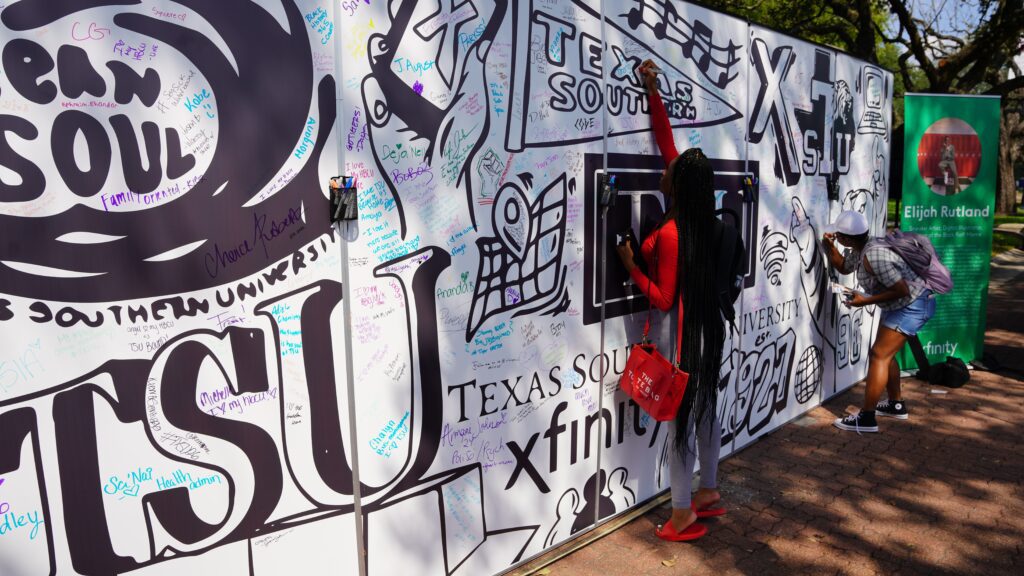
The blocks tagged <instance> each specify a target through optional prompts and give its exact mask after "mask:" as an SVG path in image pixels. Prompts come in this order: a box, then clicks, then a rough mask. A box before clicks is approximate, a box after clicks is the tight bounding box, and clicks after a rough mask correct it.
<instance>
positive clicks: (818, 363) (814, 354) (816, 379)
mask: <svg viewBox="0 0 1024 576" xmlns="http://www.w3.org/2000/svg"><path fill="white" fill-rule="evenodd" d="M823 362H824V359H823V358H822V355H821V348H819V347H818V346H816V345H814V344H811V345H810V346H808V347H807V348H805V349H804V351H803V352H802V353H801V354H800V359H799V360H798V361H797V368H796V383H794V384H793V395H794V397H795V398H796V401H797V402H798V403H799V404H806V403H808V402H810V401H811V400H814V399H816V398H817V397H818V390H819V389H820V388H821V383H822V381H823V378H824V375H825V366H824V365H823ZM807 370H810V371H811V374H809V375H808V374H807ZM808 383H809V384H811V385H810V386H806V385H805V384H808Z"/></svg>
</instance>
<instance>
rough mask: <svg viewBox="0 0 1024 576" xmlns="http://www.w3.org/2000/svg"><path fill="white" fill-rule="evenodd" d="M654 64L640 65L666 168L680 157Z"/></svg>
mask: <svg viewBox="0 0 1024 576" xmlns="http://www.w3.org/2000/svg"><path fill="white" fill-rule="evenodd" d="M653 67H654V62H653V61H651V60H647V61H645V62H644V63H643V64H641V65H640V76H641V78H643V80H644V85H645V86H646V87H647V101H648V103H649V106H650V108H649V109H650V113H651V125H652V126H653V128H654V138H655V139H656V140H657V141H658V149H659V150H660V151H661V157H662V158H664V159H665V166H668V164H669V162H671V161H672V160H674V159H675V157H676V156H679V151H678V150H676V144H675V140H674V139H673V137H672V124H670V123H669V121H668V111H666V110H665V103H664V102H662V101H661V94H659V93H658V76H657V74H655V73H654V72H653V71H652V70H651V69H652V68H653Z"/></svg>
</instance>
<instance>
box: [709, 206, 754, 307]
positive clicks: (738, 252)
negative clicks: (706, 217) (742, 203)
mask: <svg viewBox="0 0 1024 576" xmlns="http://www.w3.org/2000/svg"><path fill="white" fill-rule="evenodd" d="M719 213H725V214H728V215H731V216H733V217H734V218H736V216H735V214H734V213H733V212H732V211H731V210H719ZM736 220H737V221H738V218H736ZM715 246H717V247H718V262H717V265H716V266H715V291H716V292H718V307H719V309H721V311H722V317H724V318H725V320H726V321H727V322H728V323H729V324H733V327H735V324H734V321H735V319H736V309H735V307H734V304H735V303H736V299H737V298H739V297H740V292H742V291H743V264H744V262H745V261H746V254H747V251H746V248H745V247H744V246H743V239H742V238H741V237H740V233H739V231H738V230H736V227H735V226H732V225H731V224H727V223H725V222H723V221H721V220H719V219H715Z"/></svg>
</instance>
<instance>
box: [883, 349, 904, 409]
mask: <svg viewBox="0 0 1024 576" xmlns="http://www.w3.org/2000/svg"><path fill="white" fill-rule="evenodd" d="M902 388H903V387H902V386H900V365H899V364H897V363H896V359H895V358H893V359H892V360H890V361H889V381H888V382H886V383H885V390H886V392H888V394H889V400H892V401H893V402H895V401H897V400H902V399H903V389H902Z"/></svg>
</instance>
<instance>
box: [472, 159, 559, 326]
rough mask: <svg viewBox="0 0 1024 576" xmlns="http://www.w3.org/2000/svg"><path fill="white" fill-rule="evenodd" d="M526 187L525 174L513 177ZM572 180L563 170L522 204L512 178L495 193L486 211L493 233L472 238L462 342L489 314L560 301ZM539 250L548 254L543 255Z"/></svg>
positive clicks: (528, 177) (522, 194)
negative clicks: (472, 270)
mask: <svg viewBox="0 0 1024 576" xmlns="http://www.w3.org/2000/svg"><path fill="white" fill-rule="evenodd" d="M519 179H520V182H522V184H523V186H524V187H525V188H526V190H529V189H530V188H531V187H532V185H533V176H532V175H531V174H529V173H524V174H520V175H519ZM575 187H576V179H575V178H572V179H569V178H567V177H566V175H565V174H564V173H563V174H561V175H560V176H558V177H557V178H555V179H554V181H552V182H551V184H549V185H548V186H547V187H546V188H545V189H544V190H543V191H542V192H541V193H540V194H539V195H538V196H537V199H536V200H534V201H533V203H532V204H528V202H527V200H526V193H525V191H524V190H523V188H521V187H520V186H519V185H518V184H516V183H515V182H508V183H506V184H505V185H504V186H502V187H501V189H500V190H499V191H498V194H497V196H495V201H494V205H493V206H492V210H491V222H492V226H493V231H494V236H493V237H480V238H477V240H476V244H477V247H478V249H479V251H480V265H479V267H478V268H477V277H476V287H475V289H474V293H473V303H472V305H471V307H470V311H469V324H468V325H467V326H466V342H469V341H470V340H471V339H472V338H473V335H474V334H476V331H477V330H479V329H480V327H481V326H482V325H483V323H484V322H485V321H487V319H488V318H491V317H492V316H495V315H498V314H504V313H506V312H509V311H515V314H514V316H521V315H524V314H529V313H532V312H536V311H538V310H541V309H544V308H546V307H548V306H550V305H551V304H553V303H555V302H557V301H559V300H562V299H563V294H562V293H563V291H564V287H565V278H566V272H567V267H566V266H564V265H562V256H563V254H564V251H565V215H566V206H567V202H568V197H569V194H570V192H572V190H574V189H575ZM545 252H547V253H548V254H547V255H546V256H545V254H544V253H545Z"/></svg>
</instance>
